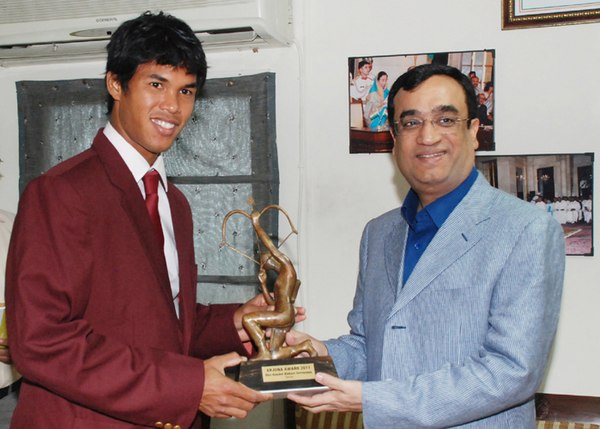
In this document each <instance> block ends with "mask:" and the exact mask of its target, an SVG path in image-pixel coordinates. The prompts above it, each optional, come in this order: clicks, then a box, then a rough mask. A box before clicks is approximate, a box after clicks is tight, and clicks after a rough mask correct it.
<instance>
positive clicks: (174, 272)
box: [104, 122, 179, 316]
mask: <svg viewBox="0 0 600 429" xmlns="http://www.w3.org/2000/svg"><path fill="white" fill-rule="evenodd" d="M104 135H105V136H106V138H108V140H109V141H110V142H111V143H112V145H113V146H114V147H115V149H116V150H117V152H119V155H121V158H123V161H125V164H127V167H128V168H129V171H131V174H132V175H133V178H134V179H135V181H136V183H137V184H138V186H139V187H140V192H141V193H142V196H143V197H144V198H146V191H145V189H144V182H143V180H142V179H143V177H144V175H145V174H146V173H147V172H148V171H150V170H156V171H157V172H158V174H160V183H161V184H162V186H159V187H158V213H159V214H160V223H161V225H162V230H163V235H164V237H165V244H164V248H163V251H164V254H165V261H166V262H167V270H168V271H169V282H170V283H171V291H172V293H173V300H174V305H175V311H176V312H177V316H179V305H178V303H179V265H178V260H179V259H178V256H177V247H176V245H175V233H174V231H173V218H172V216H171V207H170V206H169V200H168V199H167V192H168V183H167V173H166V171H165V162H164V159H163V156H162V154H161V155H159V156H158V158H157V159H156V161H155V162H154V164H153V165H151V166H149V165H148V161H146V159H144V157H143V156H142V155H141V154H140V153H139V152H138V151H137V150H135V148H134V147H133V146H131V144H129V143H128V142H127V141H126V140H125V139H124V138H123V136H121V135H120V134H119V133H118V132H117V130H115V129H114V127H113V126H112V125H111V124H110V122H109V123H107V125H106V127H105V128H104Z"/></svg>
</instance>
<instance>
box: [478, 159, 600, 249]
mask: <svg viewBox="0 0 600 429" xmlns="http://www.w3.org/2000/svg"><path fill="white" fill-rule="evenodd" d="M475 165H476V167H477V169H478V170H479V171H481V173H482V174H483V175H484V176H485V177H486V178H487V179H488V181H489V182H490V184H491V185H492V186H495V187H496V188H498V189H502V190H503V191H505V192H508V193H509V194H513V195H515V196H516V197H517V198H520V199H522V200H524V201H527V202H529V203H530V204H534V205H535V206H536V207H539V209H540V210H544V211H545V212H547V213H548V216H553V217H554V218H556V220H557V221H558V222H559V223H560V224H561V225H562V228H563V231H564V234H565V241H566V254H567V255H580V256H581V255H582V256H592V255H593V254H594V247H593V243H594V241H593V213H592V201H593V183H594V180H593V179H594V154H593V153H580V154H556V155H500V156H477V157H476V160H475Z"/></svg>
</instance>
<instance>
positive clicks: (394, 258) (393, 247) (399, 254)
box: [384, 211, 408, 300]
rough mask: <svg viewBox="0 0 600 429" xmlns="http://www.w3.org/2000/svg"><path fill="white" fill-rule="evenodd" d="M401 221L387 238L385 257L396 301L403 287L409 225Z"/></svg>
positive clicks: (389, 280) (391, 290)
mask: <svg viewBox="0 0 600 429" xmlns="http://www.w3.org/2000/svg"><path fill="white" fill-rule="evenodd" d="M398 216H400V218H399V221H398V222H397V223H396V224H394V225H393V226H392V228H391V232H390V234H389V235H388V236H387V237H386V238H385V244H384V255H385V271H386V273H387V277H388V286H389V288H390V289H389V291H390V292H391V294H392V295H391V299H392V300H394V297H395V296H396V292H397V289H398V288H400V287H401V279H402V271H401V270H402V268H403V266H404V244H405V243H406V236H407V234H408V224H407V223H406V222H403V221H400V220H401V219H402V218H401V215H400V212H399V211H398Z"/></svg>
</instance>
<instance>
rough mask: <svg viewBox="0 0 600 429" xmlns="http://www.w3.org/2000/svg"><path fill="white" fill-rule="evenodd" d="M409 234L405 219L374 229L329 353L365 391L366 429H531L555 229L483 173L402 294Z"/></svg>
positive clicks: (553, 283)
mask: <svg viewBox="0 0 600 429" xmlns="http://www.w3.org/2000/svg"><path fill="white" fill-rule="evenodd" d="M407 232H408V225H407V224H406V222H405V221H404V219H403V218H402V216H401V215H400V209H395V210H392V211H390V212H388V213H385V214H383V215H382V216H380V217H378V218H376V219H373V220H371V221H370V222H369V223H368V224H367V226H366V228H365V230H364V233H363V237H362V241H361V246H360V270H359V278H358V285H357V290H356V295H355V298H354V305H353V309H352V311H351V312H350V314H349V316H348V322H349V324H350V328H351V331H350V334H349V335H346V336H342V337H340V338H338V339H336V340H330V341H327V342H326V345H327V348H328V350H329V353H330V354H331V356H332V357H333V359H334V362H335V365H336V367H337V370H338V373H339V374H340V376H341V377H342V378H345V379H354V380H363V381H365V383H363V390H362V392H363V393H362V395H363V398H362V402H363V418H364V422H365V426H366V427H367V428H371V429H386V428H390V429H392V428H393V429H400V428H410V429H416V428H447V427H461V428H489V429H502V428H506V429H520V428H527V429H529V428H531V429H533V428H534V426H535V410H534V403H533V395H534V393H535V391H536V389H537V388H538V386H539V384H540V381H541V379H542V377H543V373H544V367H545V365H546V361H547V357H548V353H549V350H550V346H551V343H552V340H553V338H554V334H555V331H556V325H557V322H558V313H559V308H560V299H561V292H562V285H563V274H564V263H565V248H564V238H563V232H562V229H561V227H560V225H559V224H558V223H557V222H556V221H555V220H554V219H553V218H552V217H551V216H549V215H548V214H547V213H546V212H544V211H542V210H540V209H538V208H536V207H534V206H532V205H530V204H528V203H525V202H524V201H521V200H519V199H517V198H515V197H513V196H511V195H509V194H507V193H504V192H502V191H499V190H497V189H496V188H493V187H492V186H490V185H489V184H488V182H487V181H486V180H485V178H483V176H481V174H480V175H479V177H478V178H477V180H476V182H475V183H474V184H473V186H472V188H471V189H470V190H469V192H468V194H467V195H466V196H465V198H464V199H463V200H462V201H461V202H460V203H459V205H458V206H457V207H456V208H455V210H454V211H453V212H452V213H451V214H450V216H449V217H448V219H447V220H446V222H445V223H444V224H443V225H442V227H441V228H440V229H439V231H438V232H437V234H436V235H435V237H434V238H433V240H432V242H431V243H430V244H429V246H428V248H427V249H426V251H425V253H424V254H423V255H422V257H421V259H420V260H419V262H418V263H417V265H416V266H415V268H414V271H413V272H412V274H411V276H410V278H409V279H408V281H407V282H406V284H405V285H404V287H402V283H401V279H402V269H403V260H404V246H405V241H406V236H407Z"/></svg>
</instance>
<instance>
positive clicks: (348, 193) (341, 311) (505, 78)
mask: <svg viewBox="0 0 600 429" xmlns="http://www.w3.org/2000/svg"><path fill="white" fill-rule="evenodd" d="M294 2H295V3H294V6H295V10H294V12H295V15H294V19H295V23H296V29H295V31H296V37H297V42H296V45H295V46H294V47H292V48H287V49H271V50H260V51H259V52H258V53H252V52H247V51H244V52H238V51H236V52H231V53H227V54H221V53H220V54H217V53H209V54H208V60H209V64H210V66H211V69H210V71H209V77H222V76H231V75H237V74H252V73H258V72H262V71H274V72H276V73H277V94H278V102H277V135H278V146H279V159H280V169H281V196H280V202H281V205H282V206H284V207H285V208H286V209H288V210H289V211H290V214H292V217H293V218H294V220H296V222H297V226H298V229H299V230H300V236H299V237H298V239H297V240H295V241H292V240H290V241H289V242H288V243H287V244H286V252H288V253H289V254H290V255H291V256H292V257H293V258H294V259H295V261H296V263H297V268H298V271H299V273H300V278H301V279H302V285H303V286H302V288H301V290H300V294H301V296H300V303H301V304H302V305H304V306H306V307H307V309H308V313H309V319H308V320H307V321H306V322H305V323H304V324H303V326H302V328H303V329H305V330H307V331H309V332H310V333H312V334H314V335H315V336H317V337H319V338H328V337H331V336H337V335H339V334H342V333H345V332H346V331H347V326H346V322H345V318H346V314H347V312H348V311H349V310H350V308H351V305H352V297H353V294H354V287H355V283H356V274H357V263H358V244H359V239H360V234H361V232H362V228H363V226H364V224H365V223H366V221H367V220H369V219H370V218H372V217H374V216H376V215H378V214H380V213H382V212H384V211H387V210H389V209H391V208H393V207H396V206H398V205H399V204H401V199H402V197H403V196H404V194H405V193H406V191H407V189H408V185H407V184H406V182H405V181H404V180H403V179H402V178H401V176H400V175H399V174H398V173H397V172H396V169H395V166H394V164H393V162H392V160H391V157H390V155H389V154H370V155H369V154H354V155H350V154H349V153H348V145H349V143H348V105H347V100H348V87H347V59H348V57H356V56H362V55H365V56H374V55H393V54H406V53H408V54H411V53H422V52H438V51H457V50H477V49H495V50H496V63H495V64H496V76H495V90H496V95H495V96H496V105H495V118H496V153H498V154H530V153H538V154H541V153H579V152H590V151H595V148H596V146H598V142H597V137H596V134H597V133H596V132H595V130H596V127H595V125H596V124H597V122H598V120H599V119H598V118H600V97H598V94H600V80H599V79H597V70H598V67H600V44H599V43H598V40H599V36H600V24H586V25H572V26H565V27H552V28H537V29H529V30H511V31H501V30H500V22H501V9H500V2H499V1H497V0H462V1H460V2H458V1H455V2H449V1H445V0H420V1H412V2H408V1H397V0H371V1H370V2H367V3H365V2H359V1H358V0H327V1H323V0H294ZM102 69H103V64H102V63H101V62H96V63H85V64H79V65H77V66H76V67H74V66H72V65H60V66H57V65H48V66H29V67H20V68H9V69H0V94H1V97H0V117H1V118H2V125H1V127H0V158H1V159H3V160H4V163H2V164H0V173H1V174H3V175H4V177H3V178H2V179H1V180H0V207H2V208H4V209H8V210H13V211H14V210H15V209H16V204H17V198H18V189H17V188H18V147H17V146H18V125H17V112H16V96H15V87H14V81H15V80H21V79H68V78H82V77H100V76H102ZM594 182H595V185H594V186H595V187H596V189H598V179H597V178H596V179H595V180H594ZM282 225H283V222H282ZM596 235H597V234H596ZM594 241H595V244H596V243H597V239H595V240H594ZM294 246H296V247H294ZM597 258H598V257H568V258H567V272H566V281H565V289H564V298H563V310H562V314H561V320H560V325H559V332H558V336H557V340H556V343H555V347H554V353H553V355H552V359H551V365H550V368H549V371H548V376H547V379H546V382H545V384H544V386H543V389H542V390H543V391H545V392H549V393H565V394H581V395H597V396H600V371H599V370H598V369H597V364H596V361H597V356H598V355H600V340H599V336H598V334H597V326H598V323H597V318H596V317H595V315H596V313H597V312H598V310H597V309H598V303H599V302H600V285H598V283H599V282H598V281H597V280H593V279H594V278H596V279H598V278H600V264H598V261H597Z"/></svg>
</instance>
